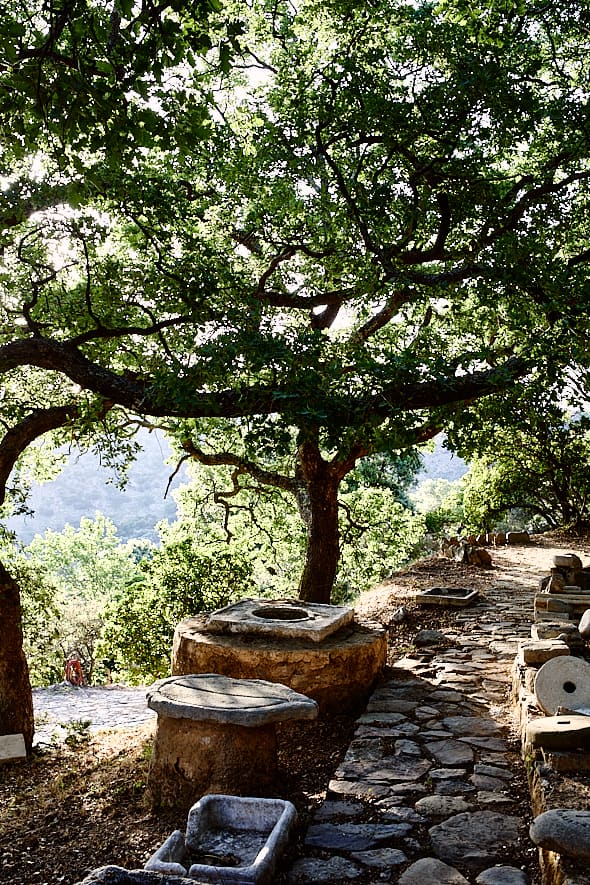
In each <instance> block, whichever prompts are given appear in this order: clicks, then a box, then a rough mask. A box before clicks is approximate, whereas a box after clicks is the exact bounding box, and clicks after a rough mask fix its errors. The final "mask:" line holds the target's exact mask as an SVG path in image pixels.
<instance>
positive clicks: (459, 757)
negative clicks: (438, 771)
mask: <svg viewBox="0 0 590 885" xmlns="http://www.w3.org/2000/svg"><path fill="white" fill-rule="evenodd" d="M426 750H427V751H428V752H429V753H430V754H431V755H432V756H434V758H435V759H436V761H437V762H438V763H439V764H440V765H444V766H446V767H449V768H452V767H454V766H463V765H466V764H469V763H471V762H473V750H472V749H471V747H469V746H467V745H466V744H462V743H460V742H459V741H454V740H446V741H431V742H428V743H427V744H426Z"/></svg>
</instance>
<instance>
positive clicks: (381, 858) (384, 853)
mask: <svg viewBox="0 0 590 885" xmlns="http://www.w3.org/2000/svg"><path fill="white" fill-rule="evenodd" d="M352 857H353V858H354V860H358V861H359V863H362V864H363V865H364V866H367V867H378V868H379V869H381V870H386V869H389V868H390V867H398V866H400V865H401V864H403V863H406V861H407V859H408V858H407V855H405V854H404V852H403V851H401V849H399V848H374V849H373V850H372V851H353V852H352Z"/></svg>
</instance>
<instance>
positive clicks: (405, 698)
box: [289, 573, 539, 885]
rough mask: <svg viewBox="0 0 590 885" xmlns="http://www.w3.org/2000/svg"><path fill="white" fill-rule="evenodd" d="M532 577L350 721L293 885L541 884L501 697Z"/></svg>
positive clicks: (452, 634) (527, 617)
mask: <svg viewBox="0 0 590 885" xmlns="http://www.w3.org/2000/svg"><path fill="white" fill-rule="evenodd" d="M538 578H539V575H538V574H535V573H529V574H526V573H525V574H523V575H521V576H519V577H518V578H517V579H516V580H508V581H504V582H503V583H499V584H498V585H497V586H496V587H494V588H490V590H489V591H488V592H487V593H486V599H485V600H481V601H479V602H478V603H477V604H476V605H472V606H470V607H469V608H468V609H460V610H457V612H456V614H455V616H454V619H453V620H454V625H453V627H452V628H451V629H447V630H445V640H446V641H445V642H444V643H439V644H438V645H434V646H428V647H426V648H423V649H422V648H421V649H418V650H417V652H416V654H415V655H408V656H406V657H405V658H403V659H402V660H399V661H398V662H397V663H396V665H395V669H394V671H393V673H392V674H391V678H390V679H388V680H387V682H385V683H384V684H382V685H381V686H380V687H379V688H377V690H376V691H375V692H374V693H373V695H372V697H371V699H370V701H369V704H368V706H367V709H366V712H365V713H364V715H363V716H361V717H360V718H359V719H358V721H357V727H356V732H355V735H354V739H353V741H352V743H351V745H350V747H349V749H348V752H347V754H346V757H345V759H344V760H343V762H342V764H341V765H340V767H339V769H338V770H337V771H336V773H335V776H334V778H333V779H332V781H331V782H330V784H329V789H328V794H327V797H326V799H325V801H324V803H323V805H322V806H321V807H320V808H319V810H318V811H317V813H316V814H315V817H314V819H313V821H312V823H311V825H310V827H309V829H308V831H307V838H306V841H305V846H304V851H305V854H304V856H303V857H300V858H299V859H298V860H297V861H296V862H295V863H294V864H293V866H292V867H291V869H290V872H289V882H290V883H293V885H296V883H305V882H314V883H325V885H327V883H330V885H332V883H337V882H338V883H342V881H356V882H358V883H369V882H375V883H377V882H399V883H400V885H447V883H448V885H461V883H477V885H525V883H528V885H532V883H533V882H534V881H536V880H537V874H536V871H535V870H534V862H533V865H532V867H533V873H532V874H531V860H534V857H535V853H534V852H533V851H531V843H530V841H529V839H528V835H527V833H528V825H529V822H530V820H531V813H530V809H529V806H528V802H526V804H525V805H523V798H522V786H521V787H520V789H519V791H518V793H517V792H516V790H515V772H516V773H517V774H518V775H519V778H517V780H520V776H521V775H522V774H523V769H522V762H521V759H520V755H519V752H518V751H519V747H518V745H517V743H516V741H515V740H514V739H513V736H512V735H511V729H510V725H511V709H510V706H509V691H510V669H511V666H512V664H513V661H514V657H515V654H516V650H517V643H518V639H519V638H523V637H528V636H530V625H531V622H532V612H533V596H534V591H535V589H536V585H537V583H538ZM520 783H521V784H522V781H520ZM526 867H528V871H527V872H525V871H524V869H525V868H526Z"/></svg>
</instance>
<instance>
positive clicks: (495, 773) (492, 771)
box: [473, 762, 512, 780]
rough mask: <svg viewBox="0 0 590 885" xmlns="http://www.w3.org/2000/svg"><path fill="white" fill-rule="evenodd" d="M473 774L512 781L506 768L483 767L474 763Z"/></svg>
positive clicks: (510, 773)
mask: <svg viewBox="0 0 590 885" xmlns="http://www.w3.org/2000/svg"><path fill="white" fill-rule="evenodd" d="M473 773H474V774H481V775H485V776H486V777H500V778H504V779H505V780H512V772H511V771H509V770H508V769H506V768H500V766H499V765H483V764H482V763H481V762H476V763H475V765H474V766H473Z"/></svg>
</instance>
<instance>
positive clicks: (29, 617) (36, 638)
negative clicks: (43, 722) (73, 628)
mask: <svg viewBox="0 0 590 885" xmlns="http://www.w3.org/2000/svg"><path fill="white" fill-rule="evenodd" d="M2 556H3V561H4V562H5V563H7V566H8V567H9V568H10V570H11V573H12V575H13V577H14V578H15V579H16V580H17V582H18V584H19V587H20V591H21V610H22V624H23V633H24V651H25V654H26V657H27V661H28V665H29V676H30V679H31V684H32V685H34V686H35V685H48V684H51V683H55V682H60V681H61V680H62V679H63V674H64V658H63V654H61V653H58V654H56V649H57V648H59V643H60V638H61V636H62V632H63V623H62V612H61V609H60V606H59V604H58V602H57V600H56V594H55V588H54V587H52V586H51V584H50V583H48V582H47V581H46V580H45V578H44V576H43V575H42V574H41V573H40V572H39V571H38V570H37V569H36V568H34V567H33V566H31V564H30V563H29V562H27V560H26V558H25V557H24V556H22V555H18V554H16V553H15V551H10V552H9V551H8V550H6V551H4V550H3V553H2Z"/></svg>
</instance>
